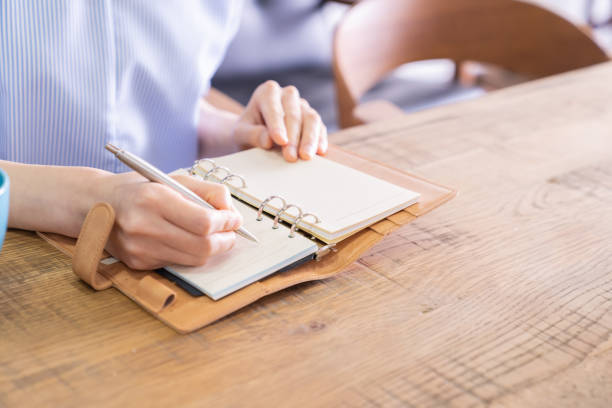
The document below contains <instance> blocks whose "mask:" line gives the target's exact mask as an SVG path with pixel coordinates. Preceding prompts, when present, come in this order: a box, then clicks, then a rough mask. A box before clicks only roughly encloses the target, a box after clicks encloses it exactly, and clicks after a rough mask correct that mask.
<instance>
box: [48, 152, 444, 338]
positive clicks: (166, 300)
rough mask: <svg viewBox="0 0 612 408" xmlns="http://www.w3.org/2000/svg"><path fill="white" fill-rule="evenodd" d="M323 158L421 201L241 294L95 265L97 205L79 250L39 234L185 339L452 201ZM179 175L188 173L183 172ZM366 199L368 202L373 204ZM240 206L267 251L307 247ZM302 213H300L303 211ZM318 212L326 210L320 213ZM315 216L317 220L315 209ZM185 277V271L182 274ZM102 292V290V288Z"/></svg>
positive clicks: (317, 275) (255, 180)
mask: <svg viewBox="0 0 612 408" xmlns="http://www.w3.org/2000/svg"><path fill="white" fill-rule="evenodd" d="M244 153H245V152H242V153H238V154H237V155H241V154H244ZM249 154H252V153H249ZM327 157H328V159H329V160H333V161H335V162H337V163H342V165H344V166H346V167H351V168H355V169H359V170H361V171H363V172H366V173H368V174H370V175H374V176H376V177H380V179H384V180H389V181H392V182H393V183H395V184H396V185H398V186H402V187H404V188H407V189H410V190H413V191H417V192H419V193H420V194H421V199H420V201H419V202H418V203H417V204H413V205H411V206H410V207H408V208H405V209H404V210H400V211H398V212H396V213H394V214H392V215H389V216H387V217H386V218H385V219H383V220H380V221H379V222H377V223H374V224H372V225H370V226H369V227H368V228H365V229H363V230H361V231H359V232H356V233H353V234H352V235H351V236H350V237H348V238H346V239H343V240H342V241H341V242H338V243H330V244H327V245H325V246H323V247H320V248H318V249H316V252H315V253H314V254H321V253H325V252H327V253H328V254H327V255H326V256H325V257H323V258H322V259H321V260H320V261H319V262H308V259H311V258H312V256H314V254H313V255H311V256H310V257H308V256H307V257H304V258H303V260H302V262H303V263H302V264H301V265H299V266H297V265H296V264H292V265H291V264H290V265H288V269H286V270H284V271H283V270H282V269H281V270H279V271H277V273H275V274H274V275H272V276H268V277H265V278H261V279H259V280H257V281H254V282H253V283H251V284H249V285H247V286H245V287H243V288H242V289H240V290H237V291H235V292H233V293H231V294H229V295H227V296H225V297H223V298H221V299H219V300H216V301H215V300H213V299H211V298H209V297H208V296H199V297H195V296H192V295H190V294H189V292H188V291H186V290H184V289H183V288H182V287H179V286H176V284H175V283H174V282H173V281H172V280H171V279H168V278H167V277H165V276H162V275H159V274H158V273H156V272H154V271H136V270H132V269H130V268H128V267H127V266H126V265H125V264H123V263H122V262H106V261H107V260H108V259H109V258H106V257H108V254H106V253H105V254H104V255H102V257H105V259H103V260H102V262H101V261H100V258H101V256H100V254H99V252H97V250H98V249H99V248H100V247H99V246H97V244H96V245H93V246H92V245H90V244H93V243H100V244H101V245H104V243H105V242H106V241H107V239H108V234H107V233H106V232H107V231H110V227H112V224H113V222H114V217H112V212H110V213H109V212H105V211H98V209H99V206H100V204H98V205H96V206H95V207H94V208H93V209H92V210H91V211H90V213H89V215H88V219H89V218H91V220H90V221H89V222H86V224H87V225H89V226H90V227H91V228H83V229H82V230H81V234H80V235H79V241H81V245H79V246H75V240H74V239H72V238H68V237H63V236H60V235H56V234H49V233H39V234H40V235H41V236H42V237H43V238H44V239H45V240H47V241H48V242H49V243H51V244H52V245H53V246H55V247H56V248H58V249H60V250H61V251H62V252H64V253H66V254H68V255H70V256H74V257H75V258H78V259H81V260H83V259H86V260H90V262H87V263H82V262H81V263H74V264H73V268H74V271H75V273H76V275H77V276H79V277H81V279H84V280H85V281H86V282H88V283H90V282H93V280H92V279H95V280H96V281H97V280H100V281H108V282H110V283H109V284H110V285H112V286H113V287H115V288H116V289H117V290H119V291H121V292H122V293H124V294H125V295H126V296H128V297H129V298H130V299H132V300H133V301H134V302H136V303H137V304H139V305H140V306H141V307H142V308H144V309H145V310H147V311H148V312H149V313H151V314H152V315H153V316H155V317H157V318H158V319H160V320H161V321H162V322H164V323H165V324H167V325H169V326H170V327H172V328H174V329H175V330H177V331H178V332H181V333H188V332H191V331H194V330H197V329H199V328H201V327H204V326H206V325H208V324H210V323H212V322H214V321H216V320H218V319H220V318H222V317H224V316H227V315H229V314H230V313H232V312H234V311H236V310H238V309H240V308H242V307H244V306H246V305H248V304H250V303H252V302H255V301H256V300H257V299H260V298H262V297H264V296H267V295H269V294H272V293H275V292H278V291H280V290H282V289H284V288H287V287H289V286H293V285H296V284H298V283H302V282H306V281H312V280H319V279H324V278H329V277H331V276H333V275H335V274H337V273H339V272H341V271H342V270H344V269H345V268H346V267H347V266H348V265H350V264H351V263H352V262H354V261H355V260H356V259H358V258H359V257H360V256H361V255H362V254H363V253H364V252H365V251H367V250H368V249H369V248H371V247H372V246H373V245H375V244H376V243H377V242H379V241H380V240H381V239H382V238H383V237H384V236H385V235H386V234H388V233H390V232H392V231H394V230H395V229H397V228H399V227H400V226H401V225H404V224H407V223H409V222H411V221H413V220H414V219H416V218H417V217H420V216H422V215H424V214H426V213H428V212H429V211H431V210H433V209H434V208H436V207H438V206H440V205H441V204H443V203H445V202H446V201H448V200H450V199H451V198H452V197H454V195H455V191H454V190H452V189H449V188H446V187H443V186H440V185H438V184H435V183H432V182H429V181H427V180H424V179H422V178H420V177H418V176H415V175H412V174H408V173H405V172H402V171H400V170H396V169H393V168H390V167H388V166H386V165H384V164H381V163H377V162H375V161H372V160H368V159H364V158H362V157H360V156H358V155H355V154H352V153H349V152H346V151H343V150H341V149H339V148H338V147H335V146H330V148H329V151H328V154H327ZM222 159H223V160H220V161H217V159H215V161H216V162H217V163H218V164H220V165H223V166H225V167H228V168H230V169H233V170H234V171H237V172H240V173H241V174H246V175H248V177H247V180H246V181H247V185H248V188H246V189H245V190H250V189H251V188H254V189H261V188H262V187H266V186H265V183H261V182H260V180H259V178H260V177H258V175H257V174H255V177H253V174H254V173H252V172H251V171H250V170H249V169H242V167H241V166H238V167H236V166H234V165H230V164H231V163H227V160H225V159H227V157H225V158H222ZM239 159H240V161H241V162H242V163H243V164H244V162H245V158H244V156H240V157H239ZM250 164H251V170H253V169H255V168H258V169H260V171H261V173H262V174H260V176H261V177H262V178H264V179H265V178H266V177H269V176H270V173H269V172H266V168H265V167H266V166H262V165H261V163H260V162H259V163H258V162H257V161H255V162H251V163H250ZM295 165H298V166H299V165H300V163H294V164H290V165H289V166H291V168H295ZM268 170H269V169H268ZM300 171H302V170H300ZM184 173H187V172H186V171H185V172H184ZM289 173H291V171H289ZM295 180H296V179H295V178H294V179H293V180H291V178H289V180H287V181H288V182H293V183H295ZM377 180H379V179H377ZM232 184H235V185H236V186H239V183H238V181H237V180H236V179H233V180H231V181H229V182H228V185H232ZM270 186H277V187H278V186H279V184H278V180H277V183H275V184H270ZM322 188H323V189H325V185H323V186H322ZM230 189H231V187H230ZM289 190H290V188H286V189H283V190H277V191H282V192H283V193H285V192H286V191H289ZM339 190H340V191H338V192H337V194H336V195H332V197H336V196H337V195H338V194H340V193H341V192H342V191H345V190H342V189H339ZM374 190H375V189H374ZM363 191H366V190H365V189H364V188H363V185H362V192H363ZM268 193H269V191H268ZM272 194H273V193H269V194H267V195H262V196H261V197H260V198H261V200H259V202H261V201H264V199H265V198H267V197H269V196H270V195H272ZM283 196H284V197H287V199H290V200H291V202H296V203H297V202H300V203H301V202H302V201H299V200H295V199H293V195H292V196H291V197H289V195H288V194H287V195H286V194H283ZM366 201H368V203H371V201H372V200H366ZM269 203H270V205H271V206H274V207H275V208H276V209H279V208H282V207H283V206H284V204H286V203H284V204H283V203H282V201H281V200H280V199H272V200H270V201H269ZM313 203H314V204H315V206H316V200H313ZM341 203H342V200H341V199H334V200H333V204H334V205H339V204H341ZM240 205H241V206H242V207H241V209H242V210H245V212H247V213H248V214H249V216H250V217H251V218H250V221H247V220H246V219H245V223H246V222H251V224H254V225H256V226H258V228H261V229H262V230H264V231H265V232H266V233H267V234H271V236H272V238H273V239H275V238H278V239H277V241H276V242H273V245H272V248H273V249H274V250H278V245H281V244H282V245H292V244H295V243H296V242H298V243H299V242H302V243H303V242H304V241H303V240H305V241H306V242H308V243H309V245H310V244H313V241H312V240H309V239H306V238H305V237H304V236H303V235H301V234H296V236H295V238H294V239H287V237H286V236H285V233H286V232H287V227H286V226H285V225H281V227H280V228H279V229H277V230H273V229H271V228H270V223H269V222H265V221H264V222H258V221H256V220H255V218H256V217H257V212H258V207H257V206H256V205H252V207H249V206H248V205H246V204H243V203H239V205H238V206H240ZM102 206H104V205H102ZM304 207H306V205H305V206H304ZM311 207H312V206H310V205H309V206H308V209H309V210H311ZM245 208H246V209H245ZM323 209H324V210H325V209H326V208H323ZM313 212H315V213H317V214H318V211H313ZM328 213H329V212H328ZM329 214H333V213H329ZM272 215H273V214H272ZM303 215H304V218H306V215H307V214H303ZM318 215H319V214H318ZM308 220H309V223H311V224H312V223H314V221H315V220H314V219H313V218H312V217H310V216H309V217H308ZM323 222H329V221H328V220H321V223H323ZM303 223H305V221H303V220H302V221H300V222H299V223H298V224H299V228H300V229H301V228H302V225H303ZM100 225H106V226H108V228H100V227H99V226H100ZM318 225H320V224H318ZM292 226H293V224H292ZM240 241H246V240H237V241H236V243H237V244H239V242H240ZM315 246H316V245H315ZM255 255H257V256H259V255H260V254H258V253H256V254H255ZM261 257H265V256H261ZM254 259H255V258H253V259H251V260H250V261H249V262H248V263H246V265H243V268H251V266H252V263H253V260H254ZM96 266H97V270H96ZM207 266H208V269H215V268H216V267H218V265H216V266H215V264H214V263H209V264H208V265H207ZM236 270H237V271H241V270H242V269H241V268H236ZM185 273H190V272H189V271H186V272H185ZM231 273H233V271H230V272H229V274H231ZM96 274H97V275H99V276H97V275H96ZM87 277H92V279H88V278H87ZM90 284H91V283H90ZM106 286H107V285H105V286H104V287H106ZM93 287H94V288H98V289H99V290H101V289H103V287H98V286H93ZM126 307H128V306H126Z"/></svg>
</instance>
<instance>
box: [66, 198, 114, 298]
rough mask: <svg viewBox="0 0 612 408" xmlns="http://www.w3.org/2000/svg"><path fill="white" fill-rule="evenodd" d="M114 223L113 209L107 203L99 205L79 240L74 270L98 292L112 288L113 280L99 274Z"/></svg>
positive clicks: (84, 223) (96, 205)
mask: <svg viewBox="0 0 612 408" xmlns="http://www.w3.org/2000/svg"><path fill="white" fill-rule="evenodd" d="M114 223H115V210H113V207H111V205H110V204H107V203H97V204H95V205H94V206H93V207H92V208H91V210H89V213H87V217H86V218H85V222H83V226H82V227H81V232H80V233H79V238H78V239H77V243H76V248H75V252H74V257H73V259H72V270H73V271H74V273H75V274H76V275H77V276H78V277H79V278H81V279H82V280H84V281H85V282H87V283H88V284H89V285H90V286H91V287H92V288H94V289H96V290H102V289H106V288H109V287H111V286H112V282H111V280H110V279H108V278H107V277H105V276H103V275H101V274H100V273H99V272H98V264H99V263H100V259H101V258H102V252H103V251H104V247H105V246H106V242H107V241H108V236H109V235H110V232H111V230H112V229H113V224H114Z"/></svg>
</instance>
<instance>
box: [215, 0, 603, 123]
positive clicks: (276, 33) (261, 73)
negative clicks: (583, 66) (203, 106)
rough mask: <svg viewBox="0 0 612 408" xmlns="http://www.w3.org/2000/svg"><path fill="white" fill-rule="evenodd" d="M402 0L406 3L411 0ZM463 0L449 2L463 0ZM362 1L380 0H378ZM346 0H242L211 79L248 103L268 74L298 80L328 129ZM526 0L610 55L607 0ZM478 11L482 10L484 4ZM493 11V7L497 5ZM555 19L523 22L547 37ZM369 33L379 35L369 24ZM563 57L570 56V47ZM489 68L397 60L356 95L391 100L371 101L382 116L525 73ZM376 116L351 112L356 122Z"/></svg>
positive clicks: (333, 119)
mask: <svg viewBox="0 0 612 408" xmlns="http://www.w3.org/2000/svg"><path fill="white" fill-rule="evenodd" d="M404 1H405V2H406V3H409V2H410V1H412V0H404ZM462 1H463V0H454V1H453V2H449V3H454V4H461V3H462ZM361 2H368V3H370V2H372V3H377V2H379V3H380V4H381V6H382V4H383V3H382V2H381V0H362V1H361ZM347 3H348V4H347ZM350 3H353V2H351V1H342V2H338V1H320V0H291V1H286V0H247V2H246V5H245V9H244V13H243V17H242V24H241V27H240V30H239V32H238V33H237V35H236V37H235V39H234V41H233V43H232V45H231V47H230V49H229V51H228V53H227V55H226V57H225V60H224V62H223V63H222V65H221V67H220V68H219V70H218V72H217V74H216V76H215V77H214V79H213V87H214V88H216V89H218V90H219V91H221V92H223V93H224V94H226V95H228V96H230V97H231V98H234V99H235V100H236V101H238V102H240V103H242V104H246V103H247V102H248V99H249V96H250V95H251V93H252V91H253V90H254V88H255V87H256V86H257V85H258V84H260V83H262V82H264V81H266V80H268V79H274V80H276V81H278V82H279V83H280V84H281V86H286V85H295V86H296V87H297V88H298V89H299V90H300V93H301V95H302V96H303V97H304V98H305V99H307V100H308V101H309V102H310V104H311V105H312V106H313V107H314V108H315V109H317V110H318V111H319V113H320V114H321V117H322V119H323V121H324V122H325V124H326V125H327V127H328V129H329V130H330V131H334V130H337V129H338V128H339V127H340V124H339V121H338V120H339V118H338V107H337V95H336V90H335V84H334V71H333V67H332V60H333V55H334V53H333V41H334V32H335V29H336V27H337V26H338V25H339V24H340V25H342V24H344V23H345V19H347V18H348V15H349V14H350V8H351V7H352V6H351V4H350ZM354 3H356V4H357V3H360V2H354ZM467 3H469V1H468V2H466V4H467ZM490 3H495V2H490ZM526 3H533V4H536V5H538V6H541V7H542V8H545V9H547V10H550V11H552V12H554V13H556V14H558V15H559V16H562V17H563V18H564V19H566V20H568V21H570V22H572V23H573V24H574V25H575V26H576V27H577V28H578V30H580V31H582V32H583V33H586V34H587V35H588V36H589V37H590V38H591V39H592V41H593V42H594V43H596V44H597V45H599V47H600V48H602V49H603V50H604V51H605V52H606V53H607V54H608V55H610V54H612V0H529V1H526ZM480 11H482V12H483V13H487V10H479V12H480ZM528 11H529V10H528ZM432 13H433V12H432ZM490 13H495V10H494V9H492V10H491V11H490ZM353 14H355V13H353ZM373 14H375V13H372V15H373ZM528 14H529V13H528ZM483 15H484V14H483ZM517 15H518V14H517ZM487 16H488V15H487ZM488 17H489V16H488ZM500 17H501V16H500ZM360 18H362V19H363V18H368V16H366V17H360ZM372 18H374V17H372ZM432 18H435V16H433V17H432ZM466 18H467V17H466ZM476 21H478V20H476ZM531 21H536V19H533V20H530V19H529V17H528V16H527V17H525V22H524V23H523V22H520V21H517V24H526V25H529V24H530V22H531ZM347 23H348V22H347ZM553 23H554V21H553ZM553 26H554V27H553ZM553 26H551V27H549V26H548V25H547V24H542V25H541V27H528V28H530V29H533V30H536V31H534V32H544V33H547V32H548V31H550V37H553V36H555V35H557V36H561V34H560V32H561V31H563V30H565V29H566V28H563V30H560V29H559V30H557V28H555V27H556V26H555V25H554V24H553ZM547 30H548V31H547ZM567 35H569V34H567ZM571 35H574V36H575V35H576V33H571ZM372 36H384V35H382V34H381V33H376V32H372ZM568 38H569V37H563V38H562V39H561V38H560V39H559V41H561V42H560V44H578V43H573V42H570V40H568ZM568 46H570V45H568ZM574 46H575V47H576V48H578V47H581V46H578V45H574ZM500 47H501V45H500ZM576 51H579V50H576ZM567 58H570V59H571V58H574V57H573V56H572V55H571V54H568V57H567ZM575 58H581V56H579V55H577V56H576V57H575ZM585 58H586V57H585ZM593 62H597V61H596V60H593ZM489 68H491V69H489ZM489 68H488V67H486V66H485V67H483V66H482V65H480V64H469V63H468V64H464V65H462V66H461V69H460V70H459V71H457V70H456V65H455V63H454V62H453V61H452V60H450V59H448V60H447V59H441V60H427V61H419V62H411V63H408V64H402V65H401V66H399V67H398V68H397V69H395V70H393V71H392V73H391V74H390V75H385V77H384V78H383V79H382V80H381V81H380V82H378V83H377V85H375V86H374V87H373V88H371V89H369V90H368V91H367V92H366V93H365V94H364V95H363V96H361V97H360V98H359V99H360V100H359V102H360V103H365V102H368V101H389V102H391V103H392V104H393V105H386V104H385V106H382V107H381V106H376V107H375V109H374V111H376V112H375V113H374V115H377V114H380V115H379V116H380V117H381V118H384V117H385V116H388V115H392V114H393V113H394V109H395V108H396V107H398V108H400V109H401V111H403V112H413V111H419V110H423V109H427V108H429V107H432V106H437V105H441V104H448V103H453V102H456V101H460V100H465V99H470V98H476V97H478V96H480V95H482V94H484V93H485V92H487V91H489V90H492V89H498V88H502V87H504V86H509V85H512V84H515V83H517V82H520V81H522V80H525V79H527V78H523V77H522V76H520V75H518V76H516V75H513V74H512V73H511V72H509V71H504V70H502V71H499V72H496V71H495V67H489ZM351 109H354V107H352V106H351ZM381 112H382V113H381ZM365 116H367V115H365ZM375 119H376V118H373V119H370V118H369V117H368V118H367V119H365V120H363V119H361V120H357V119H356V120H357V121H358V122H360V123H361V122H364V121H370V120H375ZM347 120H348V119H347ZM347 120H344V122H345V123H344V126H348V125H349V122H350V120H349V122H347ZM356 123H357V122H353V123H351V124H356Z"/></svg>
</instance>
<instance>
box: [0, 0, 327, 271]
mask: <svg viewBox="0 0 612 408" xmlns="http://www.w3.org/2000/svg"><path fill="white" fill-rule="evenodd" d="M0 5H1V7H0V159H2V160H0V167H2V168H3V169H4V170H5V171H7V173H8V174H9V177H10V178H11V185H12V190H11V204H10V214H9V227H13V228H22V229H30V230H40V231H50V232H57V233H60V234H64V235H68V236H73V237H74V236H76V235H77V234H78V232H79V230H80V227H81V224H82V222H83V220H84V217H85V215H86V213H87V211H88V210H89V208H90V207H91V206H92V205H93V204H94V203H95V202H98V201H106V202H109V203H110V204H111V205H112V206H113V207H114V209H115V212H116V225H115V228H114V229H113V232H112V234H111V237H110V239H109V244H108V247H107V249H108V250H109V251H110V253H111V254H113V255H114V256H116V257H118V258H119V259H121V260H122V261H123V262H125V263H126V264H127V265H128V266H130V267H132V268H136V269H150V268H156V267H159V266H162V265H167V264H171V263H177V264H184V265H198V264H202V263H204V262H205V261H206V259H207V258H208V257H210V256H212V255H215V254H218V253H221V252H223V251H227V250H229V249H230V248H231V247H232V245H233V243H234V240H235V234H234V232H233V230H235V229H236V228H238V227H239V226H240V224H241V222H242V220H241V217H240V215H239V214H238V213H237V212H236V211H235V210H234V209H233V207H232V204H231V199H230V196H229V193H228V191H227V190H226V189H225V187H223V186H220V185H217V184H211V183H206V182H202V181H197V180H193V179H191V178H188V177H182V178H180V182H182V183H184V184H185V185H186V186H188V187H189V188H190V189H192V190H193V191H195V192H196V193H198V194H199V195H200V196H202V197H203V198H204V199H205V200H206V201H208V202H210V203H211V204H213V205H214V206H215V207H216V208H217V210H209V209H205V208H201V207H199V206H197V205H195V204H193V203H191V202H190V201H188V200H186V199H184V198H182V197H181V196H180V195H178V194H177V193H175V192H174V191H172V190H170V189H169V188H167V187H165V186H163V185H160V184H155V183H149V182H146V181H145V180H144V179H143V178H142V177H141V176H139V175H137V174H135V173H131V172H128V173H120V174H116V172H118V171H123V170H125V167H123V165H121V164H120V163H119V162H118V161H116V160H115V159H114V157H113V156H112V155H110V154H109V153H107V152H105V150H104V145H105V144H106V143H113V144H115V145H118V146H120V147H122V148H125V149H126V150H129V151H131V152H133V153H135V154H137V155H139V156H141V157H143V158H145V159H146V160H148V161H150V162H152V163H153V164H155V165H157V166H158V167H160V168H162V169H163V170H165V171H170V170H174V169H176V168H179V167H186V166H188V165H190V163H191V162H193V160H194V159H196V158H197V152H198V151H203V152H204V153H205V154H207V155H209V156H212V155H215V154H219V153H222V152H229V151H232V150H235V149H237V148H239V147H248V146H257V147H262V148H271V147H273V146H275V145H276V146H281V149H282V154H283V155H284V157H285V159H287V160H288V161H295V160H298V159H304V160H308V159H310V158H311V157H312V156H313V155H315V154H317V153H318V154H324V153H325V151H326V149H327V133H326V129H325V127H324V126H323V124H322V122H321V120H320V118H319V116H318V114H317V113H316V112H314V111H313V110H312V108H310V106H309V105H308V103H307V102H306V101H304V100H303V99H300V97H299V94H298V92H297V90H296V89H295V88H293V87H286V88H280V87H279V86H278V84H276V83H274V82H267V83H265V84H263V85H261V86H259V87H258V88H257V89H256V90H255V92H254V93H253V96H252V97H251V100H250V102H249V103H248V105H247V107H246V109H245V112H244V113H243V114H242V115H241V116H236V115H233V114H231V113H229V112H225V111H221V110H218V109H215V108H213V107H212V106H210V105H208V104H206V103H205V102H202V96H203V95H205V94H206V92H207V90H208V87H209V81H210V77H211V76H212V75H213V73H214V71H215V69H216V68H217V66H218V65H219V63H220V61H221V59H222V56H223V52H224V50H225V48H226V47H227V45H228V43H229V41H230V39H231V37H232V36H233V34H234V32H235V30H236V27H237V24H238V21H239V13H240V9H241V4H240V1H237V0H229V1H228V0H224V1H195V0H190V1H181V2H176V3H172V4H170V3H167V2H155V1H154V2H150V1H144V0H142V1H140V0H133V1H116V2H114V1H108V2H70V1H66V2H61V1H57V2H55V1H54V2H46V1H42V0H41V1H40V2H38V3H37V4H35V5H33V4H30V2H26V1H9V0H7V1H0Z"/></svg>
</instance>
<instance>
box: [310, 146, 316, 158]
mask: <svg viewBox="0 0 612 408" xmlns="http://www.w3.org/2000/svg"><path fill="white" fill-rule="evenodd" d="M315 154H317V148H316V146H315V145H309V146H308V156H310V157H311V158H312V157H314V156H315Z"/></svg>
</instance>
